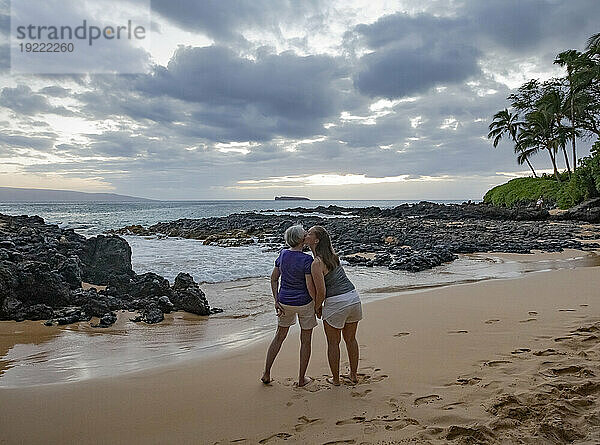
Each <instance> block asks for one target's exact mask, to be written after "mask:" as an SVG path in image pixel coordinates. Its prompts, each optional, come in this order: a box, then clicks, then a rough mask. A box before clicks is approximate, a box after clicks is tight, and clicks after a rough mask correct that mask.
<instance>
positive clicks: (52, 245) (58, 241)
mask: <svg viewBox="0 0 600 445" xmlns="http://www.w3.org/2000/svg"><path fill="white" fill-rule="evenodd" d="M183 275H185V277H184V278H183V279H180V280H179V281H177V280H176V283H177V285H176V286H173V287H171V285H170V284H169V281H168V280H166V279H165V278H163V277H161V276H159V275H157V274H154V273H147V274H142V275H138V274H136V273H135V272H134V271H133V270H132V268H131V248H130V246H129V245H128V244H127V242H126V241H125V240H124V239H123V238H121V237H119V236H116V235H111V236H103V235H99V236H97V237H93V238H88V239H86V238H85V237H83V236H81V235H78V234H76V233H75V232H74V231H73V230H64V229H60V228H59V227H58V226H56V225H51V224H45V223H44V221H43V219H41V218H39V217H37V216H33V217H27V216H17V217H13V216H6V215H0V320H17V321H22V320H48V321H47V322H46V324H47V325H52V324H55V323H56V324H69V323H75V322H78V321H88V320H90V319H91V318H92V317H98V318H99V322H98V323H97V324H96V325H94V326H96V327H107V326H110V325H111V324H113V323H114V322H115V321H116V319H117V317H116V314H115V311H118V310H131V311H140V312H141V313H142V315H141V320H142V321H145V322H147V323H156V322H158V321H162V319H163V318H164V316H163V313H168V312H171V311H172V310H188V309H190V312H193V313H195V314H201V315H209V314H210V313H212V312H217V311H219V309H211V308H210V306H209V303H208V301H207V300H206V297H205V295H204V293H203V292H202V291H201V290H200V288H199V286H198V284H197V283H195V282H194V280H193V279H192V277H191V276H190V275H187V274H183ZM178 278H179V277H178ZM82 281H84V282H91V283H95V284H100V285H106V286H107V287H106V289H105V290H101V291H97V290H96V289H95V288H91V289H83V288H82V287H81V285H82ZM175 301H177V302H181V303H180V304H177V305H175V304H174V303H173V302H175ZM159 312H160V314H159Z"/></svg>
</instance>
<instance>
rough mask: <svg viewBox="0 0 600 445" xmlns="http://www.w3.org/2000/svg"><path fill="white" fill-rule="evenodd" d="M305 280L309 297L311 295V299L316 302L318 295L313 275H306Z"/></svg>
mask: <svg viewBox="0 0 600 445" xmlns="http://www.w3.org/2000/svg"><path fill="white" fill-rule="evenodd" d="M304 279H305V280H306V288H307V289H308V295H310V298H312V299H313V300H314V299H315V296H316V295H317V290H316V289H315V282H314V280H313V278H312V273H310V274H306V275H304Z"/></svg>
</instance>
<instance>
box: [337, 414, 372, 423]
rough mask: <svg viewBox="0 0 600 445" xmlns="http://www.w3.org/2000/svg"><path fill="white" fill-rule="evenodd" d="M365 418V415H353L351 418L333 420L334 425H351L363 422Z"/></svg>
mask: <svg viewBox="0 0 600 445" xmlns="http://www.w3.org/2000/svg"><path fill="white" fill-rule="evenodd" d="M365 420H367V418H366V417H365V416H354V417H352V418H351V419H343V420H338V421H337V422H335V424H336V425H351V424H354V423H364V422H365Z"/></svg>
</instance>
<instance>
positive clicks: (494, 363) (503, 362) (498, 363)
mask: <svg viewBox="0 0 600 445" xmlns="http://www.w3.org/2000/svg"><path fill="white" fill-rule="evenodd" d="M509 363H512V362H511V361H510V360H490V361H489V362H485V363H484V364H483V366H489V367H491V368H494V367H496V366H502V365H508V364H509Z"/></svg>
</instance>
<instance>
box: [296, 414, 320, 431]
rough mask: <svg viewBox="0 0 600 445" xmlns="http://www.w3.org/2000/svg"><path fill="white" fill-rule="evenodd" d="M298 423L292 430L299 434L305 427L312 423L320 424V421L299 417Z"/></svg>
mask: <svg viewBox="0 0 600 445" xmlns="http://www.w3.org/2000/svg"><path fill="white" fill-rule="evenodd" d="M298 421H299V422H300V423H298V424H297V425H296V426H294V429H295V430H296V431H298V432H300V431H302V430H303V429H304V428H306V427H307V426H309V425H312V424H313V423H318V422H321V419H309V418H308V417H306V416H301V417H298Z"/></svg>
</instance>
